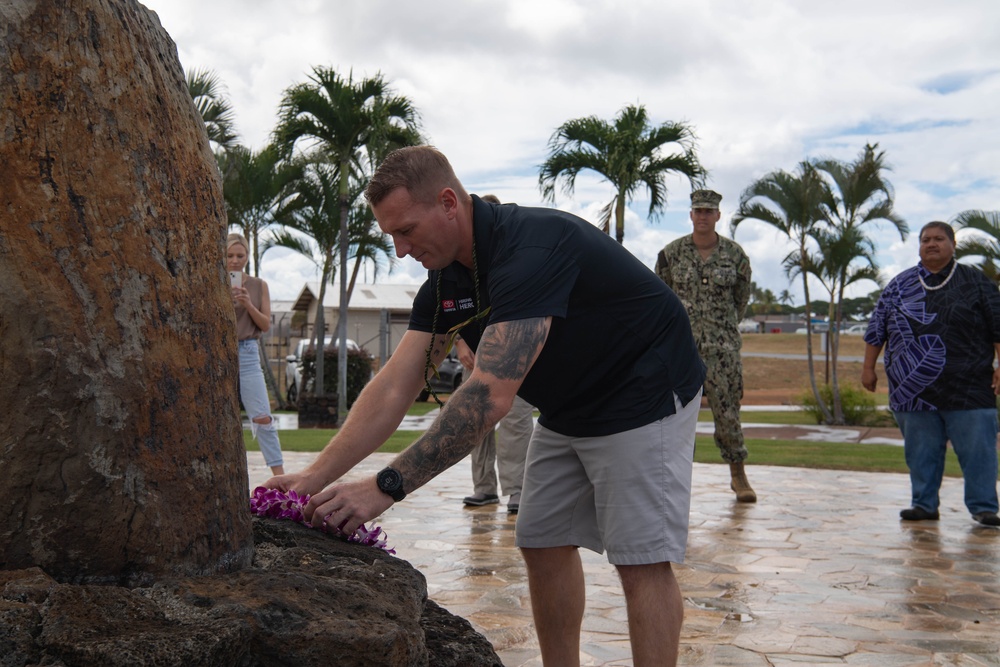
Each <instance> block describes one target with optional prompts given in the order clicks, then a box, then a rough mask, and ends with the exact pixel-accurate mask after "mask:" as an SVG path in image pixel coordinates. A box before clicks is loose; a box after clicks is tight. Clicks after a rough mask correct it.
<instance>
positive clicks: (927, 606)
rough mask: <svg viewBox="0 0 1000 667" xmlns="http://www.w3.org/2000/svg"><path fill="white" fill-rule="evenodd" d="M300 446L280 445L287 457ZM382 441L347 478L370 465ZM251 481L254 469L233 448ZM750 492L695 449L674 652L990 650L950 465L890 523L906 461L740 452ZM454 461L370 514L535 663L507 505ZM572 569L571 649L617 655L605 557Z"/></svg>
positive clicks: (968, 530) (447, 599) (991, 578)
mask: <svg viewBox="0 0 1000 667" xmlns="http://www.w3.org/2000/svg"><path fill="white" fill-rule="evenodd" d="M314 456H315V454H305V453H296V452H290V453H287V454H286V463H285V466H286V468H287V469H288V470H289V471H295V470H299V469H301V468H302V467H304V466H305V465H307V464H308V463H309V462H310V461H312V459H313V457H314ZM391 458H392V455H391V454H375V455H373V456H371V457H369V458H368V459H366V460H365V461H364V462H362V464H361V465H360V466H359V467H358V469H357V470H356V471H353V472H352V473H351V474H350V475H348V478H357V477H358V476H360V475H367V474H374V473H375V472H377V471H378V470H380V469H381V468H382V467H384V466H385V465H386V464H387V463H388V461H389V460H391ZM248 462H249V468H250V487H251V489H252V488H253V487H254V486H256V485H258V484H259V483H261V482H263V481H264V480H265V479H266V478H267V477H268V476H269V473H268V470H267V468H266V467H265V466H264V464H263V461H262V459H261V456H260V453H258V452H250V453H249V455H248ZM748 475H749V477H750V480H751V482H752V483H753V485H754V488H755V489H756V491H757V493H758V496H759V502H758V503H756V504H754V505H743V504H737V503H735V502H734V500H733V494H732V492H731V491H730V490H729V475H728V468H726V467H725V466H723V465H714V464H695V468H694V496H693V499H692V508H691V532H690V537H689V540H688V557H687V562H686V563H685V564H684V565H681V566H677V568H676V571H677V575H678V579H679V581H680V585H681V590H682V592H683V594H684V596H685V622H684V629H683V632H682V637H681V643H682V647H681V658H680V664H681V665H695V666H698V667H715V666H718V665H729V666H734V667H765V666H782V667H792V666H794V667H803V666H804V665H831V664H833V665H869V666H879V667H881V666H889V667H916V666H918V665H919V666H932V665H961V666H966V665H968V666H972V665H1000V648H998V640H997V638H998V636H1000V530H998V529H994V528H987V527H983V526H980V525H979V524H977V523H975V522H973V521H972V520H971V518H970V517H969V515H968V513H967V512H966V511H965V508H964V507H963V505H962V480H959V479H950V478H946V479H945V480H944V483H943V485H942V491H941V499H942V506H941V520H940V521H938V522H918V523H902V522H900V520H899V510H900V509H901V508H903V507H906V506H907V505H908V504H909V495H910V494H909V479H908V477H907V476H906V475H901V474H886V473H856V472H844V471H831V470H814V469H809V470H806V469H800V468H779V467H768V466H749V467H748ZM470 491H471V482H470V473H469V462H468V460H465V461H462V462H460V463H459V464H458V465H456V466H453V467H452V468H450V469H449V470H447V471H445V472H444V473H443V474H441V475H440V476H438V477H437V478H435V479H434V480H432V481H431V482H430V484H428V485H427V486H426V487H424V488H422V489H419V490H418V491H416V492H415V493H413V494H411V495H410V496H408V497H407V498H406V500H404V501H403V502H401V503H399V504H398V505H395V506H394V507H392V508H391V509H390V510H389V511H388V512H387V513H386V514H385V515H383V516H382V517H381V518H380V519H379V520H378V521H377V523H378V524H379V525H381V526H382V527H383V528H384V529H385V530H386V531H387V532H388V536H389V543H390V545H392V546H393V547H394V548H395V549H396V552H397V555H398V556H399V557H400V558H403V559H406V560H407V561H409V562H410V563H412V564H413V565H414V567H416V568H417V569H418V570H420V571H421V572H422V573H423V574H424V575H425V576H426V578H427V587H428V594H429V596H430V597H431V598H432V599H434V600H435V601H436V602H438V603H439V604H441V605H442V606H443V607H445V608H447V609H448V610H449V611H451V612H453V613H455V614H458V615H459V616H462V617H464V618H467V619H468V620H469V621H470V622H471V623H472V624H473V625H474V626H475V627H476V629H477V630H479V631H480V632H482V633H483V634H484V635H485V636H486V637H487V638H488V639H489V640H490V641H491V642H492V643H493V645H494V647H495V648H496V650H497V652H498V653H499V654H500V656H501V658H502V659H503V661H504V664H505V665H506V666H507V667H540V666H541V659H540V657H539V652H538V642H537V639H536V637H535V633H534V629H533V624H532V618H531V611H530V601H529V597H528V585H527V581H526V575H525V572H524V566H523V563H522V561H521V558H520V555H519V554H518V552H517V549H516V548H515V547H514V545H513V528H514V522H515V519H516V517H513V516H510V515H508V514H507V512H506V507H505V506H504V505H503V504H500V505H491V506H486V507H480V508H474V509H468V508H463V506H462V498H463V497H464V496H465V495H467V494H468V493H469V492H470ZM581 556H582V558H583V563H584V570H585V572H586V577H587V610H586V616H585V619H584V628H583V638H582V647H581V654H580V659H581V664H582V665H584V666H590V667H598V666H600V667H611V666H615V667H625V666H631V665H632V662H631V659H630V658H629V655H630V652H629V645H628V628H627V619H626V615H625V600H624V597H623V596H622V594H621V587H620V585H619V583H618V578H617V575H616V573H615V571H614V568H613V567H612V566H610V565H609V564H608V563H607V561H606V560H605V558H604V557H603V556H598V555H597V554H594V553H591V552H589V551H586V550H581Z"/></svg>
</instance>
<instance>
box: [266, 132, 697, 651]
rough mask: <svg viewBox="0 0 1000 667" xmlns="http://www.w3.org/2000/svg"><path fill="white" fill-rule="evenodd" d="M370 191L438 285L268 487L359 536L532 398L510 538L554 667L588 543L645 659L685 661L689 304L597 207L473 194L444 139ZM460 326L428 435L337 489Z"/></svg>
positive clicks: (426, 290)
mask: <svg viewBox="0 0 1000 667" xmlns="http://www.w3.org/2000/svg"><path fill="white" fill-rule="evenodd" d="M365 194H366V197H367V198H368V201H369V203H370V204H371V207H372V210H373V212H374V213H375V217H376V218H377V219H378V222H379V226H380V227H381V228H382V230H383V231H384V232H386V233H387V234H390V235H391V236H392V239H393V242H394V244H395V246H396V253H397V254H398V255H399V256H400V257H402V256H405V255H410V256H411V257H413V258H414V259H416V260H417V261H419V262H420V263H421V264H423V266H424V267H425V268H427V269H428V271H429V273H428V280H427V282H425V283H424V285H423V286H422V287H421V288H420V291H419V293H418V295H417V298H416V299H415V300H414V304H413V313H412V316H411V319H410V326H409V330H408V331H407V332H406V334H404V336H403V338H402V339H401V341H400V343H399V346H398V347H397V349H396V351H395V353H394V354H393V356H392V358H391V359H390V360H389V362H388V363H387V364H386V365H385V367H384V368H383V369H382V370H381V371H380V372H379V373H378V374H377V375H376V376H375V378H374V379H373V380H372V381H371V382H370V383H369V384H368V386H367V387H366V388H365V390H364V391H363V392H362V394H361V396H359V397H358V399H357V401H356V402H355V404H354V406H353V408H352V409H351V413H350V415H349V416H348V419H347V420H346V421H345V423H344V426H343V428H342V429H341V430H340V432H339V433H338V435H337V436H336V437H335V438H334V439H333V440H331V441H330V443H329V444H328V445H327V447H326V448H325V449H324V450H323V452H322V453H321V454H320V455H319V457H318V458H317V459H316V461H315V462H314V463H313V464H312V465H310V466H309V467H308V468H306V469H305V470H304V471H302V472H300V473H297V474H292V475H283V476H280V477H275V478H272V479H271V480H269V481H268V483H267V485H268V486H270V487H272V488H281V489H284V490H288V489H295V490H296V491H299V492H301V493H310V494H315V495H314V496H313V498H312V500H311V501H310V503H309V506H308V508H307V512H308V513H309V514H310V517H311V520H312V522H313V524H314V525H321V524H322V523H323V522H324V521H325V522H326V523H327V524H329V525H331V526H339V527H341V528H342V530H344V531H346V532H348V533H350V532H353V531H354V530H355V529H356V528H357V527H358V526H359V525H361V524H362V523H363V522H365V521H368V520H371V519H373V518H375V517H377V516H378V515H379V514H381V513H382V512H383V511H385V510H386V509H387V508H388V507H389V506H390V505H391V504H392V503H393V502H394V501H399V500H402V498H403V497H404V496H405V495H406V494H407V493H412V492H413V491H414V490H416V489H418V488H420V487H421V486H423V485H424V484H426V483H427V482H428V481H430V480H431V479H432V478H433V477H434V476H435V475H437V474H439V473H440V472H442V471H443V470H445V469H447V468H448V467H450V466H451V465H453V464H455V463H457V462H458V461H460V460H462V459H463V458H464V457H465V456H466V455H467V454H468V453H469V452H470V451H471V449H472V448H473V447H474V446H475V445H476V444H477V443H479V442H480V441H481V440H482V439H483V436H484V435H485V434H486V433H487V432H488V430H489V429H491V428H493V426H494V425H495V424H496V422H497V421H499V420H500V419H501V418H502V417H503V416H504V415H505V414H506V413H507V411H508V410H509V409H510V407H511V404H512V402H513V399H514V396H515V394H516V395H519V396H521V397H522V398H524V399H525V400H526V401H528V402H529V403H531V404H532V405H534V406H535V407H536V408H537V409H538V410H539V412H540V415H541V416H540V418H539V423H538V427H537V428H536V430H535V433H534V435H533V436H532V440H531V444H530V446H529V448H528V455H527V461H526V464H525V476H524V486H523V489H522V494H521V503H520V513H519V515H518V519H517V525H516V543H517V546H518V547H520V548H521V552H522V554H523V556H524V559H525V563H526V566H527V570H528V583H529V588H530V591H531V605H532V613H533V615H534V618H535V626H536V629H537V632H538V638H539V645H540V646H541V651H542V659H543V662H545V663H546V664H572V663H573V662H574V661H576V660H578V655H579V641H580V624H581V622H582V618H583V610H584V604H585V586H584V577H583V568H582V564H581V560H580V556H579V553H578V548H579V547H580V546H584V547H587V548H589V549H592V550H594V551H596V552H598V553H601V552H603V551H604V550H607V552H608V560H609V561H610V562H611V563H612V564H614V565H615V567H616V568H617V570H618V572H619V575H620V577H621V580H622V586H623V589H624V592H625V596H626V600H627V603H628V613H629V628H630V638H631V643H632V652H633V660H634V664H636V665H670V664H674V663H676V659H677V651H678V644H679V638H680V628H681V621H682V618H683V602H682V599H681V594H680V589H679V587H678V584H677V581H676V579H675V577H674V573H673V570H672V568H671V565H670V564H671V562H677V563H679V562H682V561H683V558H684V552H685V547H686V542H687V525H688V514H689V509H690V494H691V468H692V457H693V452H694V429H695V423H696V421H697V415H698V406H699V403H700V396H701V386H702V382H703V381H704V378H705V366H704V364H703V363H702V362H701V360H700V359H699V357H698V351H697V347H696V345H695V342H694V339H693V337H692V335H691V326H690V323H689V321H688V318H687V314H686V313H685V311H684V308H683V306H682V305H681V304H680V301H679V300H678V299H677V297H676V296H675V295H674V294H673V292H671V291H670V289H669V288H667V287H666V286H665V285H664V284H663V282H662V281H661V280H660V279H659V278H657V276H656V275H655V274H654V273H653V272H652V271H650V270H649V269H648V268H647V267H645V266H644V265H643V264H642V263H641V262H639V261H638V260H637V259H636V258H635V257H633V256H632V255H631V254H629V253H628V252H627V251H626V250H624V249H623V248H622V247H621V246H620V245H619V244H618V243H615V242H614V241H613V240H612V239H611V238H610V237H608V236H607V235H605V234H603V233H601V232H600V231H599V230H598V229H597V228H596V227H594V226H593V225H590V224H589V223H587V222H586V221H584V220H581V219H580V218H577V217H575V216H573V215H570V214H567V213H563V212H560V211H556V210H552V209H537V208H522V207H518V206H516V205H513V204H506V205H494V204H490V203H487V202H484V201H482V200H481V199H479V198H478V197H475V196H471V195H469V194H467V193H466V192H465V189H464V188H463V187H462V184H461V183H460V182H459V180H458V178H457V177H456V176H455V174H454V172H453V171H452V169H451V166H450V165H449V164H448V161H447V159H446V158H445V157H444V156H443V155H442V154H441V153H439V152H438V151H437V150H435V149H433V148H431V147H428V146H420V147H413V148H404V149H400V150H398V151H395V152H394V153H392V154H390V155H389V157H387V158H386V160H385V162H384V163H383V164H382V165H381V166H380V167H379V169H378V171H377V172H376V174H375V176H374V177H373V178H372V181H371V183H370V184H369V186H368V188H367V190H366V192H365ZM457 331H461V335H462V338H463V340H465V342H466V343H468V344H469V346H470V347H472V348H473V349H474V350H475V351H476V365H475V369H474V370H473V372H472V374H471V375H470V376H469V377H468V378H467V379H466V380H465V382H464V383H463V384H462V386H461V387H460V388H459V390H458V391H456V392H455V393H454V394H453V395H452V396H451V399H450V400H449V401H448V403H447V404H446V405H445V407H444V408H443V409H442V410H441V413H440V415H439V416H438V418H437V419H436V420H435V422H434V424H433V425H432V426H431V427H430V428H429V429H428V430H427V432H426V434H425V435H424V436H422V437H421V438H420V439H418V440H417V441H416V442H415V443H414V444H413V445H411V446H410V447H409V448H408V449H407V450H405V451H404V452H402V453H400V454H399V455H398V456H397V457H396V458H395V459H394V461H393V463H392V464H391V465H390V466H389V467H388V468H386V469H385V470H383V471H382V472H380V473H379V474H378V475H377V476H376V477H375V478H372V479H368V480H365V481H363V482H355V483H351V484H339V485H333V486H330V487H328V488H326V489H324V487H325V486H326V485H327V484H329V483H330V482H332V481H334V480H336V479H337V478H339V477H340V476H341V475H343V474H344V473H345V472H347V471H348V470H349V469H350V468H351V467H352V466H354V465H355V464H356V463H357V462H358V461H360V460H361V459H362V458H364V457H365V456H367V455H368V454H369V453H371V452H373V451H375V450H376V449H377V448H378V447H379V445H381V444H382V442H384V441H385V440H386V439H387V438H388V437H389V436H390V435H391V434H392V432H393V431H394V430H395V428H396V427H397V426H398V425H399V423H400V422H401V421H402V418H403V416H404V415H405V414H406V410H407V409H408V408H409V406H410V405H411V404H412V402H413V399H414V397H415V396H416V395H417V393H418V392H419V391H420V389H421V387H422V386H423V384H424V382H425V379H426V377H427V374H428V372H429V370H430V368H429V366H430V364H436V363H439V362H440V361H441V360H442V359H443V358H444V356H445V355H446V353H447V351H448V347H449V345H450V340H451V337H452V336H453V335H454V334H455V333H456V332H457Z"/></svg>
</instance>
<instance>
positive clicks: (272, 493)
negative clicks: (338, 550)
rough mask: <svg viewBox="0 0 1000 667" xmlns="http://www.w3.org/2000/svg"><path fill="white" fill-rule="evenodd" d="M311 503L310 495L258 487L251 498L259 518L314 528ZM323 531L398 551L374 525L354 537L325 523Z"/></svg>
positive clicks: (360, 528)
mask: <svg viewBox="0 0 1000 667" xmlns="http://www.w3.org/2000/svg"><path fill="white" fill-rule="evenodd" d="M308 502H309V495H308V494H306V495H299V494H298V493H296V492H295V491H289V492H288V493H285V492H284V491H281V490H279V489H268V488H265V487H263V486H258V487H257V488H256V489H254V490H253V494H252V495H251V496H250V512H251V513H253V514H256V515H257V516H263V517H267V518H270V519H289V520H291V521H297V522H298V523H301V524H302V525H303V526H308V527H309V528H312V527H313V526H312V524H311V523H309V522H308V521H306V516H305V511H304V510H305V506H306V504H307V503H308ZM322 530H323V531H325V532H331V531H333V532H334V533H336V534H337V535H340V536H342V537H345V538H346V539H347V541H348V542H354V543H356V544H363V545H365V546H368V547H376V548H378V549H383V550H384V551H386V553H390V554H395V553H396V550H395V549H391V548H389V545H388V544H387V543H386V537H388V536H387V535H386V533H385V531H384V530H382V529H381V528H379V527H378V526H376V525H374V524H372V527H371V528H366V527H365V525H364V524H361V525H360V526H358V529H357V530H355V531H354V534H353V535H344V533H342V532H340V531H339V530H337V529H335V528H331V527H329V526H328V525H327V524H326V523H325V522H324V523H323V527H322Z"/></svg>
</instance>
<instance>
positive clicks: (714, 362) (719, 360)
mask: <svg viewBox="0 0 1000 667" xmlns="http://www.w3.org/2000/svg"><path fill="white" fill-rule="evenodd" d="M703 358H704V361H705V366H707V367H708V375H707V376H706V377H705V397H706V398H707V399H708V406H709V407H710V408H711V409H712V420H713V421H714V422H715V444H716V446H717V447H718V448H719V453H720V454H722V460H723V461H726V462H727V463H739V462H741V461H743V460H745V459H746V457H747V448H746V446H744V444H743V427H742V426H741V425H740V400H741V399H742V398H743V362H742V361H740V354H739V352H736V353H735V354H733V353H726V354H719V353H718V352H715V353H713V354H706V355H704V357H703Z"/></svg>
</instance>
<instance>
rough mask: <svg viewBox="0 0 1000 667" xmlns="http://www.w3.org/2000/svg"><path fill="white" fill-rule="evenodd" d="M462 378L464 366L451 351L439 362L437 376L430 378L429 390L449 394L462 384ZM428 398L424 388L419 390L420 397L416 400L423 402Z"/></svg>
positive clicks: (428, 393)
mask: <svg viewBox="0 0 1000 667" xmlns="http://www.w3.org/2000/svg"><path fill="white" fill-rule="evenodd" d="M464 377H465V366H463V365H462V362H461V361H459V360H458V355H457V354H455V350H452V351H451V352H449V353H448V356H447V357H445V358H444V359H443V360H442V361H441V365H440V366H438V372H437V375H436V376H432V377H431V379H430V384H431V388H432V389H433V390H434V391H436V392H437V393H439V394H450V393H451V392H453V391H455V390H456V389H458V387H459V385H461V384H462V378H464ZM430 397H431V393H430V392H429V391H427V389H426V388H425V389H421V390H420V395H419V396H417V400H418V401H421V402H423V401H426V400H427V399H428V398H430Z"/></svg>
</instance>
